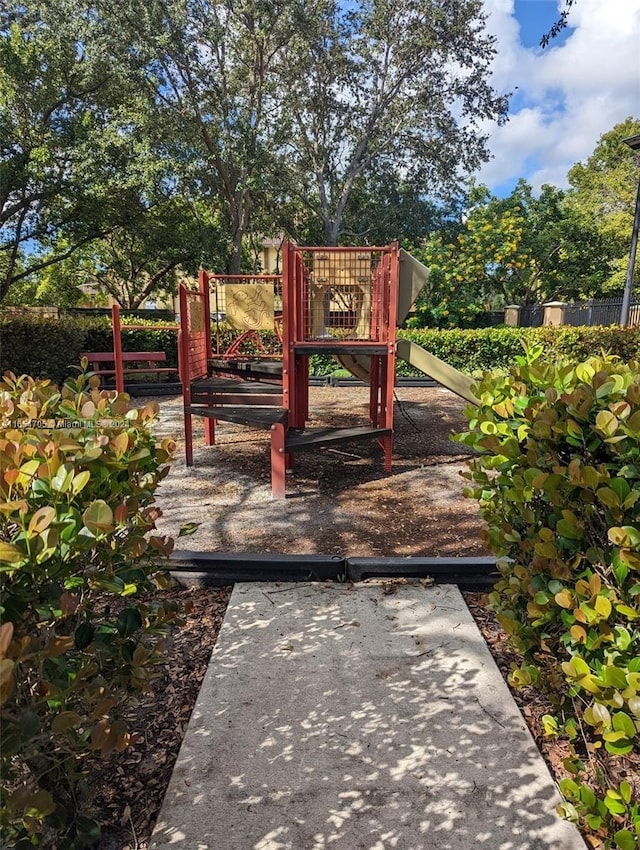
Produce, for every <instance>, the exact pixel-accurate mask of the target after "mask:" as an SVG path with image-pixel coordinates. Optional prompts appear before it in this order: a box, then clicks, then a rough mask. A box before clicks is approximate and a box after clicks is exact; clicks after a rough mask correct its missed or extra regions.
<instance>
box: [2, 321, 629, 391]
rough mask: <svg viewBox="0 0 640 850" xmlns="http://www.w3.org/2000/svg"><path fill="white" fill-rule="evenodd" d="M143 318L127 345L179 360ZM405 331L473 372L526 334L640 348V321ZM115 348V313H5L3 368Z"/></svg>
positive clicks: (559, 344) (404, 370)
mask: <svg viewBox="0 0 640 850" xmlns="http://www.w3.org/2000/svg"><path fill="white" fill-rule="evenodd" d="M125 321H126V318H125ZM136 323H138V324H140V320H139V319H136ZM144 324H145V325H148V329H146V328H145V329H144V330H135V331H126V330H125V331H123V332H122V346H123V349H124V350H125V351H164V352H166V355H167V365H168V366H177V365H178V356H177V334H176V333H175V332H174V331H169V330H162V329H159V328H156V327H155V326H154V324H155V323H154V322H152V321H148V322H147V321H145V322H144ZM222 335H223V339H222V345H223V347H226V345H228V344H230V342H231V340H232V332H231V331H230V330H229V329H228V328H224V329H223V334H222ZM260 337H261V340H262V344H263V346H264V348H265V349H266V350H268V351H276V350H277V348H278V341H277V339H276V337H275V335H274V334H270V333H267V332H262V333H261V334H260ZM398 337H400V338H403V339H410V340H412V341H413V342H416V343H418V345H421V346H422V347H423V348H426V349H427V350H428V351H430V352H432V354H435V355H436V357H440V358H441V359H442V360H445V361H446V362H447V363H450V364H451V365H452V366H454V367H455V368H457V369H460V370H461V371H463V372H467V373H470V372H474V371H477V370H480V371H489V370H492V369H497V368H508V367H509V366H510V365H511V364H512V363H513V362H514V358H515V357H516V356H518V355H519V354H521V353H522V342H527V343H528V344H530V345H535V344H536V343H542V344H543V345H544V350H545V352H546V353H547V354H548V355H549V357H556V356H559V357H567V358H572V359H578V360H580V359H585V358H587V357H590V356H593V355H596V354H599V353H600V352H601V351H603V350H604V351H606V352H608V353H610V354H616V355H618V356H619V357H621V358H622V360H624V361H625V362H627V361H629V360H631V359H633V358H634V357H636V356H637V352H638V351H639V350H640V328H633V329H629V328H627V329H623V328H616V327H608V328H603V327H594V328H587V327H578V328H574V327H561V328H551V327H545V328H511V327H500V328H479V329H472V330H458V329H453V330H438V329H435V328H424V329H420V330H400V331H398ZM111 348H112V341H111V325H110V321H109V318H108V317H104V318H95V317H92V318H83V317H78V318H76V317H69V318H66V317H65V318H64V319H60V320H53V319H44V318H40V317H34V316H19V317H15V316H8V315H6V316H1V315H0V374H1V373H2V372H4V371H5V370H7V369H11V370H12V371H13V372H16V373H19V374H23V373H27V374H30V375H35V376H37V377H39V378H51V379H52V380H54V381H55V382H56V383H61V382H62V381H64V380H65V378H67V377H68V376H69V375H70V374H72V371H73V370H72V366H74V365H77V364H78V362H79V358H80V352H82V351H111ZM251 351H252V346H251V345H249V346H247V347H246V349H245V352H246V353H251ZM310 368H311V373H312V374H313V375H330V374H334V373H336V372H337V371H338V369H339V368H340V367H339V365H338V363H336V361H335V360H334V359H333V358H332V357H331V356H328V355H315V356H313V357H312V358H311V364H310ZM398 374H399V375H402V376H420V374H421V373H420V372H417V371H416V370H415V369H412V368H411V367H410V366H409V365H408V364H406V363H403V362H402V361H400V362H399V363H398Z"/></svg>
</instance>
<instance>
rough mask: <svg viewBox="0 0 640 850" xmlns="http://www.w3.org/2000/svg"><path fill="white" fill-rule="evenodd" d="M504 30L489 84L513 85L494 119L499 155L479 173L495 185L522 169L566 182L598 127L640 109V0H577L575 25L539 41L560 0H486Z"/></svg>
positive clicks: (529, 175) (506, 185) (491, 22)
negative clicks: (504, 110) (498, 122)
mask: <svg viewBox="0 0 640 850" xmlns="http://www.w3.org/2000/svg"><path fill="white" fill-rule="evenodd" d="M484 8H485V12H486V13H487V14H488V16H489V17H488V22H487V29H488V30H489V32H491V33H493V34H495V36H496V37H497V39H498V44H497V49H498V54H497V57H496V59H495V61H494V66H493V84H494V86H495V87H496V88H497V89H498V90H499V91H501V92H509V91H512V92H514V95H513V97H512V99H511V110H510V119H509V121H508V123H507V124H506V125H505V126H504V127H496V126H495V125H489V126H487V127H486V128H485V129H486V130H487V132H488V133H489V134H490V136H491V139H490V148H491V151H492V153H493V154H494V159H493V160H492V161H491V162H490V163H488V164H487V165H486V166H485V167H483V168H482V170H481V171H480V172H479V173H478V174H476V180H478V181H479V182H482V183H485V184H486V185H487V186H489V188H490V189H491V191H492V192H494V194H497V195H505V194H508V193H509V192H510V191H511V189H512V188H513V186H514V185H515V184H516V182H517V180H518V178H520V177H524V178H525V179H527V180H528V181H529V182H530V183H531V184H532V185H533V187H534V189H536V190H538V189H539V188H540V186H541V185H542V184H543V183H550V184H552V185H554V186H560V187H563V188H564V187H566V186H567V185H568V184H567V178H566V175H567V172H568V170H569V168H570V167H571V166H572V165H573V164H574V163H575V162H578V161H584V160H586V158H587V157H588V156H589V155H590V154H591V153H592V151H593V149H594V147H595V146H596V144H597V142H598V139H599V138H600V136H601V135H602V134H603V133H605V132H607V131H608V130H610V129H611V128H612V127H613V126H614V125H615V124H617V123H618V122H620V121H623V120H624V119H625V118H627V117H628V116H629V115H632V116H633V117H635V118H640V0H576V2H575V4H574V6H573V7H572V9H571V12H570V17H569V22H570V28H568V29H566V30H565V31H564V32H563V33H562V35H561V36H560V37H559V38H556V39H555V40H554V41H552V42H551V44H550V45H549V46H548V47H546V48H545V49H544V50H543V49H542V48H541V47H540V46H539V41H540V38H541V36H542V35H543V34H544V33H546V32H547V31H548V30H549V28H550V27H551V25H552V24H553V22H554V21H555V20H556V19H557V17H558V10H559V8H561V4H560V2H559V0H484Z"/></svg>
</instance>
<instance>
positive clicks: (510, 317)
mask: <svg viewBox="0 0 640 850" xmlns="http://www.w3.org/2000/svg"><path fill="white" fill-rule="evenodd" d="M504 323H505V325H512V326H513V327H516V328H517V327H518V325H519V324H520V307H519V305H518V304H509V305H508V306H507V307H505V308H504Z"/></svg>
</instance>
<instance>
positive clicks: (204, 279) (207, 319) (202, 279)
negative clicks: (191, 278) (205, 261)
mask: <svg viewBox="0 0 640 850" xmlns="http://www.w3.org/2000/svg"><path fill="white" fill-rule="evenodd" d="M198 290H199V292H200V294H201V295H202V309H203V311H204V327H205V342H206V346H207V357H208V358H211V357H213V344H212V342H211V301H210V296H209V275H208V274H207V272H206V271H205V270H204V269H200V271H199V272H198ZM216 324H217V321H216Z"/></svg>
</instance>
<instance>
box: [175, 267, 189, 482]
mask: <svg viewBox="0 0 640 850" xmlns="http://www.w3.org/2000/svg"><path fill="white" fill-rule="evenodd" d="M178 299H179V305H180V308H179V309H180V330H179V331H178V374H179V375H180V383H181V384H182V407H183V414H184V453H185V461H186V464H187V466H193V426H192V422H191V413H190V412H189V409H190V407H191V370H190V368H189V333H190V329H189V308H188V305H187V290H186V289H185V287H184V284H182V283H181V284H180V287H179V290H178Z"/></svg>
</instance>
